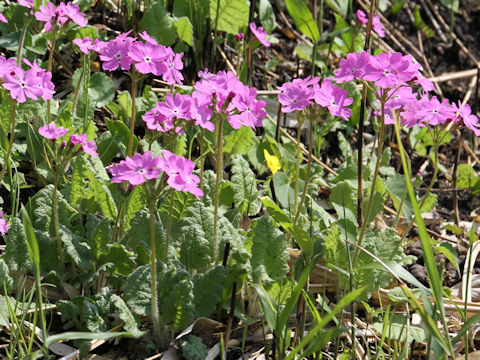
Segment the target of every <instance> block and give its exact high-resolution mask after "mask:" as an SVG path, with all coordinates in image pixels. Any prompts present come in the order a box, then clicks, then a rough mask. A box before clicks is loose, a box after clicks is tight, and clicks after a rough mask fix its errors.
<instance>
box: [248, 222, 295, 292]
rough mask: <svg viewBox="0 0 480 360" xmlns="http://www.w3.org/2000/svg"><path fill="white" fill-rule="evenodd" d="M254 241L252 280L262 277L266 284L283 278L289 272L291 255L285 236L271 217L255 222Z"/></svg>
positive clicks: (251, 260) (251, 261)
mask: <svg viewBox="0 0 480 360" xmlns="http://www.w3.org/2000/svg"><path fill="white" fill-rule="evenodd" d="M252 241H253V245H252V257H251V259H250V264H251V267H252V278H254V279H255V278H258V276H260V277H261V279H262V282H263V283H265V284H268V283H270V282H273V281H276V280H278V279H281V278H283V277H284V276H285V275H286V274H287V272H288V270H289V267H288V260H289V259H290V255H289V253H288V251H287V243H286V241H285V236H284V234H283V233H282V232H281V231H280V230H279V229H278V228H277V227H276V226H274V225H273V222H272V220H271V219H270V218H269V217H267V216H262V217H261V218H260V219H257V220H255V222H254V224H253V239H252Z"/></svg>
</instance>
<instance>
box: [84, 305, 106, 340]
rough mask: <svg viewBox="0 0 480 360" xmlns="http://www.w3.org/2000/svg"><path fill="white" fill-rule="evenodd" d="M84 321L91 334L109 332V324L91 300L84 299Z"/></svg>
mask: <svg viewBox="0 0 480 360" xmlns="http://www.w3.org/2000/svg"><path fill="white" fill-rule="evenodd" d="M82 320H83V321H84V323H85V326H86V327H87V329H88V330H90V331H91V332H100V331H106V330H107V324H106V323H105V320H104V319H103V318H102V316H101V315H100V312H99V311H98V308H97V307H96V306H95V304H93V303H92V302H91V301H90V300H89V299H84V300H83V304H82Z"/></svg>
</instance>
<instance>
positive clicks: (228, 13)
mask: <svg viewBox="0 0 480 360" xmlns="http://www.w3.org/2000/svg"><path fill="white" fill-rule="evenodd" d="M217 3H218V5H219V6H218V10H217ZM248 12H249V6H248V3H247V1H246V0H210V21H211V22H210V24H212V27H214V26H215V25H214V24H215V23H216V24H217V30H218V31H225V32H226V33H229V34H232V35H235V34H238V33H239V32H242V30H243V28H245V27H246V26H247V25H248ZM217 14H218V19H217Z"/></svg>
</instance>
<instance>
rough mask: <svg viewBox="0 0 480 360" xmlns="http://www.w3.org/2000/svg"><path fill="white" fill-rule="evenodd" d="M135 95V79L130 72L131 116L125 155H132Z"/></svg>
mask: <svg viewBox="0 0 480 360" xmlns="http://www.w3.org/2000/svg"><path fill="white" fill-rule="evenodd" d="M136 96H137V79H136V76H135V73H133V74H132V117H131V119H130V136H129V138H128V147H127V155H128V156H132V155H133V149H132V148H133V131H134V130H135V97H136ZM135 150H136V149H135Z"/></svg>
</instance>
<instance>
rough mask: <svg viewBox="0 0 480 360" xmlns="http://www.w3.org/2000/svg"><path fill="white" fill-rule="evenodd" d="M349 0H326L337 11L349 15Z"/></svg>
mask: <svg viewBox="0 0 480 360" xmlns="http://www.w3.org/2000/svg"><path fill="white" fill-rule="evenodd" d="M348 1H349V0H326V3H327V5H328V6H329V7H330V9H332V10H333V11H335V12H336V13H338V14H340V15H342V16H347V11H348Z"/></svg>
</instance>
